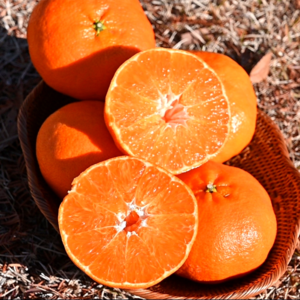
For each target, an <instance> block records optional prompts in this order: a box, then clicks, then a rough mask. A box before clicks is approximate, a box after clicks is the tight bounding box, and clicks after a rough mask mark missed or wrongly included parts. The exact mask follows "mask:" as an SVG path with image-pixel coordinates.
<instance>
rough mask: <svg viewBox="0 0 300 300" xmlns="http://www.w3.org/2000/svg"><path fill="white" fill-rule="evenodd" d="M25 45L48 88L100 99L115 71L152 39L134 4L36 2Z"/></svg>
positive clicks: (71, 0)
mask: <svg viewBox="0 0 300 300" xmlns="http://www.w3.org/2000/svg"><path fill="white" fill-rule="evenodd" d="M120 16H121V17H120ZM97 24H98V25H101V31H98V32H97V30H96V29H97V28H95V27H96V26H97ZM28 45H29V52H30V57H31V60H32V62H33V64H34V66H35V68H36V69H37V71H38V72H39V74H40V75H41V76H42V78H43V79H44V80H45V82H46V83H47V84H48V85H49V86H51V87H52V88H54V89H55V90H57V91H59V92H61V93H64V94H67V95H69V96H72V97H74V98H76V99H83V100H85V99H90V100H102V101H103V100H104V98H105V94H106V91H107V89H108V86H109V83H110V81H111V79H112V77H113V75H114V72H115V71H116V70H117V68H118V67H119V66H120V65H121V64H122V63H123V62H124V61H125V60H127V59H128V58H129V57H131V56H132V55H134V54H135V53H137V52H139V51H142V50H146V49H149V48H153V47H155V39H154V32H153V29H152V26H151V24H150V22H149V21H148V19H147V17H146V15H145V13H144V11H143V9H142V7H141V5H140V3H139V1H138V0H122V1H115V0H85V1H81V0H41V1H40V2H39V3H38V4H37V6H36V7H35V9H34V10H33V12H32V15H31V18H30V21H29V25H28Z"/></svg>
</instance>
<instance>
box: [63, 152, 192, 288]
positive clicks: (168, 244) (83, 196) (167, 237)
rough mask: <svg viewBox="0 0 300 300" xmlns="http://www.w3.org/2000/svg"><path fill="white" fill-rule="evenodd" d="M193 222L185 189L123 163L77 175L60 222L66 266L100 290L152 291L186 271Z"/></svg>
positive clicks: (138, 164) (141, 166) (146, 166)
mask: <svg viewBox="0 0 300 300" xmlns="http://www.w3.org/2000/svg"><path fill="white" fill-rule="evenodd" d="M197 219H198V216H197V203H196V199H195V196H194V194H193V192H192V191H191V190H190V188H189V187H188V186H186V185H185V184H184V183H183V182H182V181H181V180H179V179H178V178H176V177H175V176H173V175H171V174H169V173H167V172H166V171H164V170H163V169H162V168H159V167H156V166H154V165H152V164H150V163H149V162H146V161H143V160H140V159H137V158H134V157H129V156H121V157H117V158H112V159H109V160H107V161H104V162H101V163H99V164H95V165H93V166H91V167H90V168H88V169H87V170H86V171H84V172H83V173H81V174H80V176H79V177H77V178H76V179H74V181H73V187H72V190H71V191H70V192H69V194H68V195H67V196H66V197H65V198H64V200H63V202H62V204H61V206H60V208H59V216H58V222H59V229H60V233H61V237H62V241H63V244H64V246H65V249H66V252H67V254H68V255H69V257H70V258H71V259H72V261H73V262H74V263H75V264H76V265H77V266H78V267H79V268H80V269H81V270H83V271H84V272H85V273H86V274H87V275H88V276H90V277H91V278H92V279H93V280H95V281H97V282H99V283H101V284H104V285H107V286H112V287H119V288H131V289H132V288H146V287H149V286H151V285H154V284H156V283H158V282H160V281H161V280H163V279H164V278H166V277H167V276H169V275H170V274H172V273H174V272H175V271H176V270H177V269H178V268H179V267H180V266H181V265H182V264H183V263H184V261H185V260H186V258H187V256H188V254H189V252H190V249H191V247H192V244H193V242H194V239H195V237H196V233H197V227H198V222H197Z"/></svg>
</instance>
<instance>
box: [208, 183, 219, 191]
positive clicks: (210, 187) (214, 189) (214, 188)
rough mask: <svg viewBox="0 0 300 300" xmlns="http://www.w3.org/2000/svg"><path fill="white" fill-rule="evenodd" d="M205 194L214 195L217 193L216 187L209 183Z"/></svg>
mask: <svg viewBox="0 0 300 300" xmlns="http://www.w3.org/2000/svg"><path fill="white" fill-rule="evenodd" d="M206 188H207V189H206V193H216V192H217V186H216V185H214V184H212V183H209V184H208V185H207V186H206Z"/></svg>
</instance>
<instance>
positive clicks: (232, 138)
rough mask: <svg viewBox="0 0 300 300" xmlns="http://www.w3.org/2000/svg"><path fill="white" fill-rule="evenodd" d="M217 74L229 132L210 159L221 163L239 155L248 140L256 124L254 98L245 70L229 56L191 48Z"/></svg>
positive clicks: (255, 101) (255, 103) (255, 102)
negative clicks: (225, 100) (227, 108)
mask: <svg viewBox="0 0 300 300" xmlns="http://www.w3.org/2000/svg"><path fill="white" fill-rule="evenodd" d="M191 53H193V54H195V55H197V56H198V57H199V58H201V59H203V61H205V63H206V64H207V65H208V66H209V67H211V68H212V69H213V70H214V71H215V72H216V74H217V75H218V76H219V78H220V80H221V81H222V83H223V86H224V90H225V92H226V95H227V98H228V101H229V104H230V113H231V126H230V134H229V137H228V139H227V141H226V142H225V145H224V147H223V148H222V149H221V151H220V152H219V153H218V154H217V155H216V156H215V157H213V158H212V159H211V160H213V161H215V162H220V163H222V162H225V161H226V160H229V159H230V158H232V157H233V156H235V155H237V154H239V153H240V152H241V151H242V150H243V149H244V148H245V147H246V146H247V145H248V144H249V143H250V141H251V139H252V137H253V134H254V131H255V125H256V114H257V100H256V95H255V92H254V89H253V86H252V83H251V81H250V78H249V75H248V74H247V73H246V71H245V70H244V69H243V68H242V67H241V66H240V65H239V64H238V63H236V62H235V61H234V60H232V59H231V58H230V57H228V56H226V55H223V54H219V53H211V52H202V51H191Z"/></svg>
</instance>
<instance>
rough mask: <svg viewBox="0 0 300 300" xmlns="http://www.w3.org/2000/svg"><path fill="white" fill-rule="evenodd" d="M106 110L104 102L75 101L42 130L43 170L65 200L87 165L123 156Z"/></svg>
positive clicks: (38, 151) (38, 143)
mask: <svg viewBox="0 0 300 300" xmlns="http://www.w3.org/2000/svg"><path fill="white" fill-rule="evenodd" d="M103 112H104V103H103V102H100V101H79V102H74V103H71V104H68V105H65V106H63V107H62V108H60V109H58V110H57V111H56V112H54V113H53V114H51V115H50V116H49V117H48V118H47V119H46V120H45V122H44V123H43V124H42V126H41V128H40V130H39V132H38V135H37V140H36V155H37V160H38V164H39V167H40V170H41V173H42V175H43V177H44V178H45V180H46V181H47V183H48V184H49V186H50V187H51V188H52V189H53V190H54V191H55V192H56V194H57V195H58V196H59V197H60V198H61V199H62V198H63V197H64V196H66V195H67V192H68V190H70V189H71V183H72V181H73V179H74V178H75V177H77V176H78V175H79V174H80V173H81V172H83V171H84V170H85V169H86V168H88V167H89V166H91V165H92V164H95V163H98V162H100V161H103V160H106V159H108V158H111V157H115V156H119V155H122V153H121V152H120V151H119V150H118V148H117V147H116V145H115V144H114V141H113V139H112V137H111V136H110V134H109V132H108V130H107V128H106V126H105V123H104V117H103Z"/></svg>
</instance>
